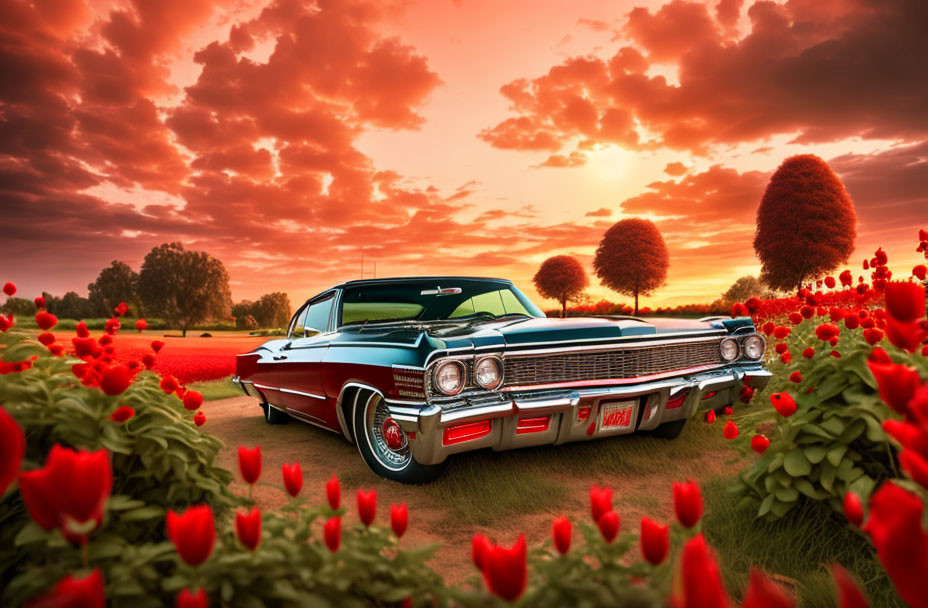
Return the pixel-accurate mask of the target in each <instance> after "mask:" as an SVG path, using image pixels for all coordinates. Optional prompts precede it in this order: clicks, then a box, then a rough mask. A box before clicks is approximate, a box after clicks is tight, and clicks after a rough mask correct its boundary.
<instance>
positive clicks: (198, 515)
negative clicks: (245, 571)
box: [167, 505, 216, 566]
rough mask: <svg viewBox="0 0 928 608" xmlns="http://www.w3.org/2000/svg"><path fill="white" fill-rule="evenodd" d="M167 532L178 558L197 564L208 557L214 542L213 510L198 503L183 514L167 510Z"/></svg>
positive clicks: (190, 563) (192, 564) (193, 564)
mask: <svg viewBox="0 0 928 608" xmlns="http://www.w3.org/2000/svg"><path fill="white" fill-rule="evenodd" d="M167 533H168V538H170V539H171V541H172V542H173V543H174V547H175V548H176V549H177V554H178V555H179V556H180V558H181V559H182V560H184V562H186V563H187V564H189V565H191V566H199V565H200V564H202V563H203V562H205V561H206V560H207V559H209V556H210V555H211V554H212V552H213V544H215V542H216V528H215V525H214V523H213V510H212V509H211V508H210V507H209V505H198V506H196V507H190V508H189V509H187V510H186V511H185V512H184V514H183V515H178V514H177V513H175V512H174V511H168V517H167Z"/></svg>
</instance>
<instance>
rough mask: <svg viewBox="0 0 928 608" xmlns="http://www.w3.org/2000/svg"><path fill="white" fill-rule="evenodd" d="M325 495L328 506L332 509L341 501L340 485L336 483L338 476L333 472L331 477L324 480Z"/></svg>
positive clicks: (336, 507)
mask: <svg viewBox="0 0 928 608" xmlns="http://www.w3.org/2000/svg"><path fill="white" fill-rule="evenodd" d="M325 497H326V499H327V500H328V501H329V506H330V507H331V508H332V510H333V511H334V510H335V509H338V506H339V505H340V504H341V502H342V487H341V485H339V483H338V477H336V476H335V475H334V474H333V475H332V479H330V480H328V481H327V482H325Z"/></svg>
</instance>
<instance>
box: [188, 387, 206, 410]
mask: <svg viewBox="0 0 928 608" xmlns="http://www.w3.org/2000/svg"><path fill="white" fill-rule="evenodd" d="M201 405H203V394H202V393H200V392H198V391H189V390H188V391H187V392H185V393H184V407H185V408H187V409H188V410H197V409H200V406H201Z"/></svg>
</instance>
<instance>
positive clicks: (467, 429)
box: [442, 420, 493, 445]
mask: <svg viewBox="0 0 928 608" xmlns="http://www.w3.org/2000/svg"><path fill="white" fill-rule="evenodd" d="M492 428H493V427H491V426H490V421H489V420H481V421H480V422H469V423H467V424H459V425H457V426H450V427H448V428H446V429H445V432H444V434H443V435H442V443H443V444H444V445H454V444H455V443H463V442H465V441H473V440H474V439H480V438H481V437H486V436H487V435H489V434H490V431H491V430H492Z"/></svg>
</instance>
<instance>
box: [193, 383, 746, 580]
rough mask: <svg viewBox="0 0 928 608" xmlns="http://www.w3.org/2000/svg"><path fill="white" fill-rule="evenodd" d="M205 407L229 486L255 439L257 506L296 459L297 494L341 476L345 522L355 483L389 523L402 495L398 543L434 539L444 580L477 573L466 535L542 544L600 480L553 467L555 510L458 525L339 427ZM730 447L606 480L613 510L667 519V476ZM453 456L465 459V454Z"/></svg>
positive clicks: (240, 402)
mask: <svg viewBox="0 0 928 608" xmlns="http://www.w3.org/2000/svg"><path fill="white" fill-rule="evenodd" d="M204 409H205V412H206V415H207V419H208V422H207V428H208V429H209V430H210V431H211V432H212V433H214V434H215V435H217V436H218V437H219V438H221V439H222V440H223V441H224V442H225V443H226V448H225V449H224V450H223V452H222V453H221V455H220V465H221V466H223V467H226V468H228V469H229V470H231V471H234V472H235V475H236V481H235V482H234V483H233V490H234V491H236V492H241V493H244V492H245V491H246V490H245V486H244V484H243V483H242V482H241V481H240V478H239V476H238V465H237V447H238V446H239V445H245V446H247V447H253V446H255V445H260V446H261V453H262V456H263V469H262V476H261V481H260V482H259V484H258V486H256V488H255V498H256V500H257V503H258V506H259V507H261V508H263V509H271V508H275V507H278V506H281V505H282V504H284V503H285V502H286V501H287V499H288V496H287V494H286V493H285V492H284V490H283V479H282V477H281V472H280V471H281V465H282V464H283V463H289V462H295V461H296V462H299V463H300V465H301V466H302V469H303V476H304V485H303V496H304V497H305V498H306V499H307V500H309V501H312V502H319V503H322V502H324V501H325V482H326V481H327V480H328V479H329V478H330V477H331V476H332V474H333V473H335V474H337V475H338V477H339V479H340V480H341V482H342V501H343V504H344V506H345V507H347V509H348V514H347V515H346V519H347V521H346V524H348V525H354V523H356V517H357V515H356V513H357V511H356V509H355V491H356V490H357V489H358V488H362V489H365V490H368V489H372V488H373V489H376V490H377V498H378V501H377V503H378V504H377V521H378V523H380V524H381V525H389V509H390V504H391V503H400V502H406V503H407V505H408V507H409V518H410V523H409V531H408V532H407V533H406V535H405V536H404V537H403V540H402V543H403V544H404V545H406V546H407V547H410V548H412V547H421V546H425V545H429V544H433V543H438V544H440V545H441V547H440V548H439V549H438V551H437V552H436V554H435V556H434V557H433V559H432V566H433V567H434V568H435V569H436V570H437V571H438V572H439V573H441V575H442V576H443V577H444V578H445V580H447V581H448V582H455V583H460V582H463V581H465V580H467V579H468V578H470V577H471V576H473V575H474V574H475V573H476V571H475V569H474V568H473V566H472V565H471V562H470V545H471V537H472V536H473V534H474V533H475V532H481V533H484V534H487V535H488V536H490V538H492V539H494V540H496V541H497V542H500V543H507V544H508V543H511V542H513V541H514V540H515V538H516V537H517V536H518V534H520V533H522V532H524V533H525V534H526V537H527V540H528V542H529V544H530V545H532V544H537V543H540V542H542V541H543V540H544V539H546V538H548V537H549V535H550V525H551V520H552V519H553V518H554V517H555V516H556V515H561V514H565V515H567V516H568V517H571V518H572V519H574V520H580V519H586V518H588V517H589V505H588V490H589V487H590V485H591V484H595V483H600V482H601V480H600V479H599V478H597V477H593V476H591V477H586V478H584V477H576V476H573V477H567V476H564V475H556V474H555V475H554V478H555V479H557V481H558V482H559V483H563V484H564V485H565V486H567V488H568V498H567V499H566V500H565V501H564V502H563V503H562V504H559V505H557V506H556V507H555V508H554V510H552V511H550V512H544V513H538V514H532V515H517V516H515V517H510V518H506V519H505V520H504V521H500V522H499V523H498V524H497V525H495V526H493V527H492V528H480V527H478V528H475V527H473V526H471V525H456V524H455V522H454V521H450V520H449V516H448V514H447V513H446V512H445V510H444V507H443V506H442V505H441V503H440V502H439V501H437V500H435V498H434V497H433V496H431V495H430V491H429V486H406V485H403V484H399V483H395V482H391V481H387V480H384V479H381V478H379V477H377V476H375V475H374V474H373V473H371V472H370V470H369V469H368V468H367V466H366V465H365V464H364V462H363V461H362V459H361V457H360V455H359V454H358V452H357V449H356V448H355V447H354V446H353V445H351V444H349V443H348V442H346V441H345V440H344V438H343V437H342V436H341V435H340V434H335V433H331V432H328V431H325V430H323V429H319V428H316V427H313V426H311V425H308V424H302V423H299V422H292V423H290V424H286V425H279V426H270V425H267V424H265V422H264V419H263V417H262V412H261V409H260V408H259V407H258V405H257V402H256V401H255V400H254V399H252V398H250V397H244V396H243V397H235V398H232V399H222V400H218V401H212V402H209V403H207V404H206V405H205V406H204ZM618 440H620V441H621V439H618ZM558 449H559V448H558V447H551V448H550V450H551V454H552V456H551V457H552V459H556V457H557V450H558ZM733 454H734V452H732V451H729V450H720V451H716V452H713V453H707V454H705V458H701V459H699V460H698V461H694V462H691V463H685V464H684V467H683V469H682V470H677V471H675V472H674V474H673V475H661V474H653V473H652V474H650V475H647V476H645V475H641V474H636V473H635V472H634V471H629V473H628V475H623V476H621V478H619V479H614V480H610V485H612V486H613V487H614V488H615V504H616V511H617V512H618V513H619V514H620V517H621V519H622V524H621V525H622V528H623V529H626V530H632V529H636V528H637V526H638V522H639V521H640V517H641V516H642V515H648V516H649V517H652V518H661V519H664V520H665V521H669V520H670V519H671V518H672V513H671V510H672V504H671V492H670V488H671V482H672V481H673V477H674V476H675V477H676V478H683V477H689V478H692V479H695V480H697V481H702V480H706V479H709V478H712V477H715V476H717V475H719V474H720V473H721V471H722V468H723V467H724V466H725V465H724V463H725V462H726V461H727V460H728V459H729V458H730V456H731V455H733ZM457 458H468V455H466V454H463V455H459V456H457ZM552 461H553V462H556V460H552Z"/></svg>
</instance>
